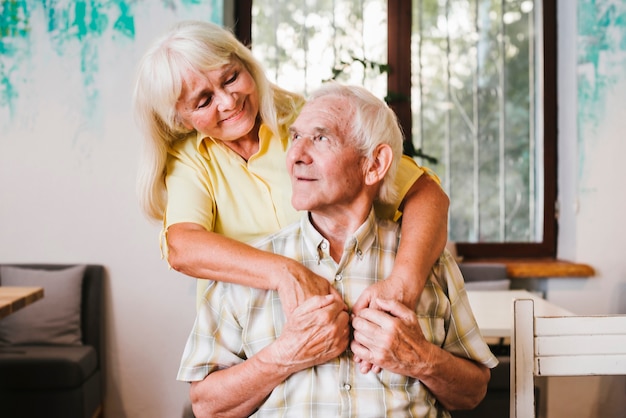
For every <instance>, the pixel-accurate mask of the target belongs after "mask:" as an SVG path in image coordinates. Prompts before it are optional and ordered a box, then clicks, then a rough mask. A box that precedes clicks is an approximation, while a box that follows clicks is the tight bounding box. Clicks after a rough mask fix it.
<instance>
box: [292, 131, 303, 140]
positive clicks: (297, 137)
mask: <svg viewBox="0 0 626 418" xmlns="http://www.w3.org/2000/svg"><path fill="white" fill-rule="evenodd" d="M300 138H302V135H300V134H299V133H297V132H294V133H292V134H291V140H292V141H297V140H298V139H300Z"/></svg>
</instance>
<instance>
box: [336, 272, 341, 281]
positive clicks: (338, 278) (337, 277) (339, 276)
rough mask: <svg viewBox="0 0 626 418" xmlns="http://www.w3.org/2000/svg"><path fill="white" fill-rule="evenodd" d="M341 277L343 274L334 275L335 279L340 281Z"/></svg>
mask: <svg viewBox="0 0 626 418" xmlns="http://www.w3.org/2000/svg"><path fill="white" fill-rule="evenodd" d="M341 279H343V275H342V274H341V273H339V274H336V275H335V281H336V282H340V281H341Z"/></svg>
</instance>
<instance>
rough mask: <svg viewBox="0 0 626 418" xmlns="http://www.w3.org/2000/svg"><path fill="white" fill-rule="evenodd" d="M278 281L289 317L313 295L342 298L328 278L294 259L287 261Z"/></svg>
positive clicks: (281, 298)
mask: <svg viewBox="0 0 626 418" xmlns="http://www.w3.org/2000/svg"><path fill="white" fill-rule="evenodd" d="M276 283H277V285H276V290H277V291H278V296H279V297H280V302H281V303H282V305H283V311H284V312H285V315H286V316H287V318H289V317H290V316H291V313H292V312H293V311H294V310H295V309H296V307H298V306H300V305H301V304H302V303H303V302H304V301H306V300H308V299H309V298H311V297H313V296H325V295H329V294H332V295H335V296H337V297H338V298H339V299H341V297H340V295H339V293H338V292H337V290H336V289H335V288H334V287H333V286H332V285H331V283H330V282H329V281H328V280H327V279H325V278H323V277H322V276H320V275H317V274H315V273H313V272H312V271H311V270H309V269H308V268H306V267H304V266H303V265H302V264H300V263H298V262H296V261H293V260H289V261H288V262H286V263H285V265H284V274H283V275H282V277H280V278H278V280H277V282H276Z"/></svg>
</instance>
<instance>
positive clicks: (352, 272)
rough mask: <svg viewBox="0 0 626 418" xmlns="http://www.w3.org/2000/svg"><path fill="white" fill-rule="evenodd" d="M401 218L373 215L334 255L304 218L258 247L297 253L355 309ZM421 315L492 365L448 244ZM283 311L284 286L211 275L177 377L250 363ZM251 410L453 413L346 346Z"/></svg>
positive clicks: (393, 243) (450, 343) (432, 329)
mask: <svg viewBox="0 0 626 418" xmlns="http://www.w3.org/2000/svg"><path fill="white" fill-rule="evenodd" d="M399 236H400V233H399V226H398V225H397V224H396V223H393V222H390V221H381V220H378V219H376V218H375V216H374V213H373V212H372V213H370V216H369V217H368V219H367V221H366V222H365V223H364V224H363V225H362V226H361V227H360V228H359V229H358V230H357V231H356V233H355V234H354V235H353V236H352V238H351V239H350V240H348V241H347V242H346V244H345V247H344V251H343V255H342V258H341V260H340V261H339V263H336V262H335V261H334V260H333V259H332V258H331V257H330V255H329V244H328V241H327V240H326V239H324V238H323V237H322V236H321V235H320V234H319V232H317V231H316V230H315V228H314V227H313V226H312V224H311V223H310V221H309V218H308V216H303V218H302V220H301V222H299V223H296V224H294V225H292V226H290V227H288V228H286V229H284V230H282V231H280V232H278V233H276V234H274V235H272V236H270V237H268V238H267V239H264V240H263V241H261V242H259V243H258V244H257V245H256V247H258V248H260V249H263V250H266V251H270V252H274V253H277V254H282V255H284V256H287V257H291V258H293V259H295V260H298V261H300V262H301V263H302V264H304V265H305V266H307V267H308V268H309V269H311V270H313V271H314V272H315V273H317V274H319V275H321V276H323V277H326V278H327V279H328V280H329V281H331V282H332V283H333V285H334V286H335V288H336V289H337V290H338V291H339V292H340V293H341V295H343V298H344V300H345V302H346V304H347V305H348V307H350V308H351V307H352V305H353V304H354V302H355V301H356V300H357V298H358V297H359V295H360V294H361V292H362V291H363V290H364V289H365V288H366V287H368V286H369V285H371V284H372V283H375V282H376V281H378V280H384V279H385V278H386V277H387V275H388V274H389V273H390V272H391V269H392V267H393V263H394V259H395V254H396V250H397V248H398V243H399ZM416 312H417V315H418V318H419V323H420V326H421V327H422V331H423V333H424V336H425V337H426V339H428V340H429V341H430V342H432V343H433V344H436V345H438V346H440V347H442V348H443V349H445V350H447V351H449V352H451V353H453V354H455V355H457V356H460V357H464V358H468V359H472V360H474V361H476V362H478V363H481V364H484V365H486V366H487V367H495V365H496V364H497V360H496V358H495V357H494V356H493V354H492V353H491V351H490V350H489V347H488V346H487V344H486V343H485V341H484V340H483V338H482V337H481V335H480V332H479V330H478V326H477V324H476V320H475V319H474V315H473V314H472V311H471V308H470V305H469V301H468V298H467V295H466V292H465V288H464V284H463V277H462V275H461V273H460V271H459V269H458V266H457V265H456V263H455V261H454V260H453V259H452V257H451V256H450V255H449V254H448V253H447V252H446V253H444V254H443V255H442V256H441V257H440V258H439V261H438V262H437V263H436V265H435V266H434V267H433V269H432V271H431V274H430V277H429V280H428V281H427V283H426V286H425V288H424V291H423V293H422V296H421V298H420V302H419V305H418V307H417V311H416ZM284 323H285V317H284V314H283V311H282V307H281V303H280V300H279V298H278V294H277V293H276V292H274V291H266V290H259V289H253V288H249V287H245V286H240V285H235V284H231V283H224V282H212V284H211V285H210V286H209V288H208V289H207V291H206V293H205V295H204V299H203V303H202V304H201V306H200V309H199V311H198V315H197V318H196V322H195V324H194V327H193V330H192V332H191V334H190V336H189V339H188V340H187V344H186V347H185V351H184V354H183V358H182V361H181V365H180V369H179V372H178V379H179V380H182V381H200V380H203V379H204V378H205V377H206V376H207V375H208V374H209V373H212V372H214V371H216V370H220V369H224V368H227V367H230V366H233V365H236V364H238V363H241V362H243V361H245V360H246V359H247V358H250V357H251V356H253V355H254V354H256V353H257V352H259V351H260V350H261V349H262V348H263V347H265V346H267V345H268V344H270V343H271V342H273V341H274V340H275V339H276V338H277V337H278V336H279V335H280V333H281V331H282V328H283V325H284ZM253 416H255V417H298V418H304V417H311V418H317V417H402V418H404V417H420V418H421V417H449V416H450V415H449V413H448V412H447V411H445V410H444V409H443V407H442V406H441V405H440V404H439V403H438V402H437V400H436V399H435V397H434V396H433V395H432V393H430V392H429V390H428V389H427V388H426V387H425V386H424V385H422V384H421V382H420V381H419V380H418V379H415V378H411V377H406V376H402V375H398V374H395V373H390V372H388V371H386V370H383V371H382V372H380V373H378V374H374V373H372V372H370V373H367V374H361V372H360V371H359V370H358V365H356V364H355V363H354V361H353V360H352V353H351V352H349V350H348V351H346V352H345V353H343V354H342V355H341V356H339V357H338V358H336V359H334V360H332V361H329V362H327V363H325V364H322V365H319V366H315V367H312V368H309V369H306V370H302V371H300V372H298V373H295V374H293V375H291V376H290V377H289V378H288V379H287V380H286V381H284V382H283V383H282V384H280V385H279V386H278V387H276V388H275V389H274V391H273V392H272V394H271V395H270V396H269V398H268V399H267V400H266V401H265V402H264V403H263V404H262V405H261V406H260V408H259V409H258V410H257V411H256V413H255V414H254V415H253Z"/></svg>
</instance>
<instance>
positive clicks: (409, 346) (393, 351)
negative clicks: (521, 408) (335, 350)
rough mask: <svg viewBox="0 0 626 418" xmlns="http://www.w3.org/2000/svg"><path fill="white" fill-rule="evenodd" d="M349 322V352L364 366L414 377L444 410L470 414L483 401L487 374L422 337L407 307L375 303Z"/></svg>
mask: <svg viewBox="0 0 626 418" xmlns="http://www.w3.org/2000/svg"><path fill="white" fill-rule="evenodd" d="M377 305H378V308H379V309H365V310H363V311H361V313H360V314H359V316H357V317H355V318H354V319H353V320H352V326H353V327H354V341H353V342H352V344H351V348H352V351H353V352H354V354H355V356H358V357H359V358H361V359H364V360H365V361H368V362H370V363H372V364H374V365H376V366H378V367H380V368H383V369H385V370H388V371H390V372H394V373H398V374H401V375H404V376H411V377H414V378H417V379H419V380H420V382H422V383H423V384H424V385H425V386H426V387H427V388H428V389H429V390H430V391H431V392H432V394H433V395H434V396H435V397H436V398H437V400H438V401H439V402H440V403H441V404H442V405H443V406H444V407H445V408H446V409H448V410H455V409H472V408H474V407H475V406H476V405H478V403H480V401H481V400H482V399H483V398H484V397H485V394H486V393H487V383H488V382H489V378H490V371H489V369H488V368H487V367H485V366H483V365H481V364H478V363H475V362H473V361H471V360H467V359H464V358H460V357H457V356H455V355H453V354H451V353H449V352H448V351H445V350H444V349H442V348H440V347H438V346H436V345H434V344H432V343H430V342H429V341H427V340H426V339H425V338H424V335H423V333H422V330H421V327H420V325H419V322H418V320H417V316H416V315H415V313H414V312H413V311H411V310H409V309H408V308H407V307H406V306H404V305H402V304H400V303H398V302H397V301H391V300H378V301H377Z"/></svg>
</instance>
